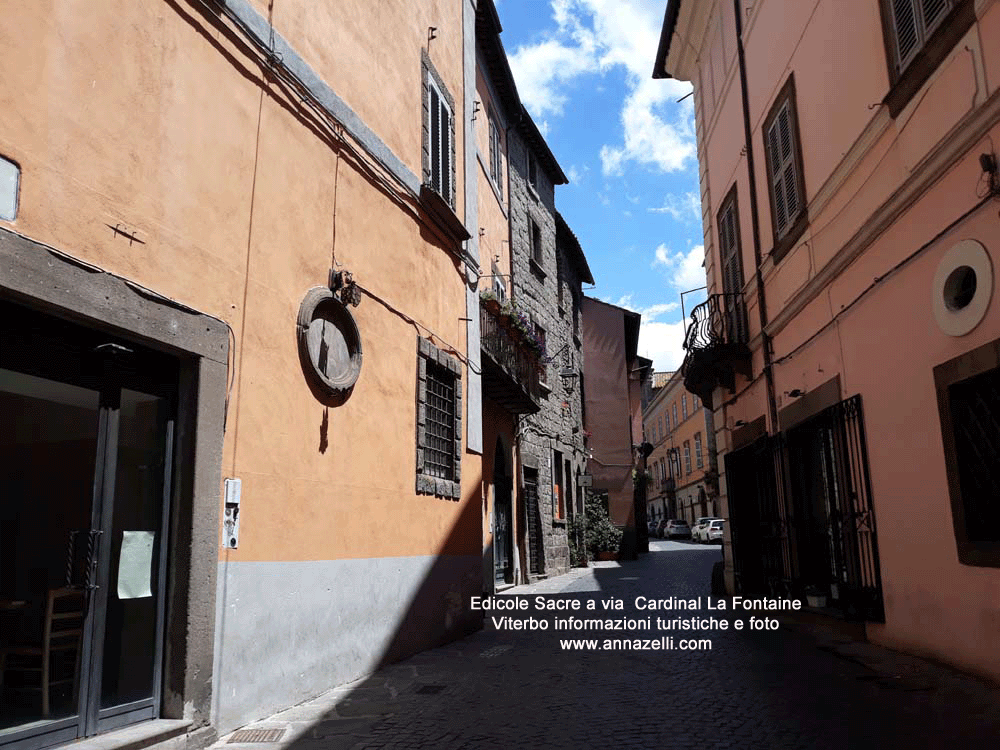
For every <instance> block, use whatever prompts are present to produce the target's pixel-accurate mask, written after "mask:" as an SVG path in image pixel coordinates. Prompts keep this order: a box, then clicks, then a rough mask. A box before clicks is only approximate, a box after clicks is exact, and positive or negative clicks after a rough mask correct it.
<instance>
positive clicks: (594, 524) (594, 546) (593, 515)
mask: <svg viewBox="0 0 1000 750" xmlns="http://www.w3.org/2000/svg"><path fill="white" fill-rule="evenodd" d="M586 515H587V532H586V538H587V549H588V550H590V553H591V555H593V556H594V557H596V556H597V553H599V552H617V551H618V548H619V547H620V546H621V542H622V532H621V529H619V528H618V527H617V526H615V525H614V524H613V523H611V519H610V518H608V511H607V510H606V509H605V508H604V504H603V502H602V501H601V499H600V498H598V497H596V496H594V495H591V496H589V497H588V498H587V504H586Z"/></svg>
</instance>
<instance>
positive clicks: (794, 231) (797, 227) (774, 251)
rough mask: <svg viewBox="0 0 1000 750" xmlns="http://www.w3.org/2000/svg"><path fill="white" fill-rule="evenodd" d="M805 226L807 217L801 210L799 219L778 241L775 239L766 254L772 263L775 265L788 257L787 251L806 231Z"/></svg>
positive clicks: (805, 212) (804, 211)
mask: <svg viewBox="0 0 1000 750" xmlns="http://www.w3.org/2000/svg"><path fill="white" fill-rule="evenodd" d="M807 226H809V215H808V212H807V211H806V210H805V209H804V208H803V209H802V212H801V213H800V214H799V218H797V219H796V220H795V223H794V224H793V225H792V228H791V229H789V230H788V232H787V233H786V234H785V236H784V237H782V238H781V239H780V240H778V239H776V240H775V241H774V247H772V248H771V252H770V253H769V254H768V255H769V256H770V258H771V262H772V263H774V264H775V265H777V264H778V263H780V262H781V259H782V258H784V257H785V256H786V255H788V253H789V251H791V249H792V248H793V247H795V245H796V244H797V243H798V241H799V239H800V238H801V237H802V233H803V232H805V231H806V227H807Z"/></svg>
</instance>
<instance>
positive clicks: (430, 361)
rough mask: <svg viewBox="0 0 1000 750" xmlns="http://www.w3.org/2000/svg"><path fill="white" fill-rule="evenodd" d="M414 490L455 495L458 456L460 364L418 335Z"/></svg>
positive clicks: (460, 414)
mask: <svg viewBox="0 0 1000 750" xmlns="http://www.w3.org/2000/svg"><path fill="white" fill-rule="evenodd" d="M419 343H420V347H419V357H418V366H419V369H418V382H417V401H418V412H417V492H418V493H422V494H434V495H441V496H443V497H451V498H457V497H459V489H460V481H461V476H460V470H461V457H462V450H461V448H462V442H461V435H462V376H461V372H462V371H461V366H460V365H459V363H458V360H456V359H455V358H454V357H452V356H451V355H449V354H447V353H445V352H443V351H442V350H440V349H438V348H437V347H435V346H434V345H433V344H432V343H431V342H430V341H429V340H427V339H424V338H421V339H419Z"/></svg>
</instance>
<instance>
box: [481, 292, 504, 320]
mask: <svg viewBox="0 0 1000 750" xmlns="http://www.w3.org/2000/svg"><path fill="white" fill-rule="evenodd" d="M479 301H480V302H482V304H483V307H485V308H486V309H487V310H488V311H489V312H491V313H493V314H494V315H496V314H498V313H499V312H500V308H501V306H502V303H501V302H500V299H499V298H498V297H497V295H496V293H495V292H494V291H493V290H492V289H484V290H483V291H481V292H480V293H479Z"/></svg>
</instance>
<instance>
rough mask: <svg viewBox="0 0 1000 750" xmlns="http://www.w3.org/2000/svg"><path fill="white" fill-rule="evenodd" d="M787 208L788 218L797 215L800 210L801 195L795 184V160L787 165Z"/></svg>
mask: <svg viewBox="0 0 1000 750" xmlns="http://www.w3.org/2000/svg"><path fill="white" fill-rule="evenodd" d="M784 181H785V209H786V210H787V211H788V218H791V217H793V216H795V215H796V214H797V213H798V212H799V195H798V190H797V189H796V186H795V161H794V160H792V162H791V163H790V164H789V165H788V166H787V167H785V180H784Z"/></svg>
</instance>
